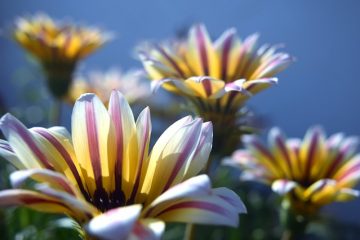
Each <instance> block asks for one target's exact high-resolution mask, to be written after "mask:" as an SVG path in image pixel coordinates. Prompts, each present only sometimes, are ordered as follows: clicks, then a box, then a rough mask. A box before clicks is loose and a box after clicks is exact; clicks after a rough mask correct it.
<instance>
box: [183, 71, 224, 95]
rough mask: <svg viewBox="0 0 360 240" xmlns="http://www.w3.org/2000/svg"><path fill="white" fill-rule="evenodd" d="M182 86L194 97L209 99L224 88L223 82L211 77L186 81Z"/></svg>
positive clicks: (193, 78)
mask: <svg viewBox="0 0 360 240" xmlns="http://www.w3.org/2000/svg"><path fill="white" fill-rule="evenodd" d="M184 86H185V87H186V90H187V91H189V90H190V91H191V92H192V95H194V96H196V97H201V98H209V97H212V96H213V95H216V94H217V93H218V92H219V91H221V90H222V89H223V88H224V86H225V82H224V81H222V80H218V79H215V78H212V77H207V76H201V77H191V78H188V79H186V80H185V81H184ZM184 90H185V89H184ZM186 90H185V91H186Z"/></svg>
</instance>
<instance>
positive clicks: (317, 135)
mask: <svg viewBox="0 0 360 240" xmlns="http://www.w3.org/2000/svg"><path fill="white" fill-rule="evenodd" d="M325 154H326V149H325V137H324V133H323V130H322V129H321V128H320V127H313V128H310V129H309V130H308V131H307V133H306V134H305V137H304V140H303V143H302V145H301V149H300V160H301V162H302V164H301V166H303V169H302V171H303V175H304V176H303V177H304V179H305V181H309V180H310V179H313V178H316V176H317V175H318V174H319V172H320V171H321V170H322V166H323V161H325V160H326V157H325Z"/></svg>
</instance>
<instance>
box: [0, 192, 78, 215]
mask: <svg viewBox="0 0 360 240" xmlns="http://www.w3.org/2000/svg"><path fill="white" fill-rule="evenodd" d="M11 206H25V207H29V208H32V209H34V210H37V211H41V212H47V213H60V214H67V215H69V216H72V217H74V218H76V219H77V220H82V217H83V216H82V215H78V214H79V213H78V211H77V210H76V209H74V208H72V206H71V205H70V206H69V205H68V204H66V203H64V202H63V201H61V200H59V199H56V198H53V197H50V196H48V195H47V194H42V193H37V192H34V191H30V190H22V189H21V190H18V189H11V190H2V191H0V207H11Z"/></svg>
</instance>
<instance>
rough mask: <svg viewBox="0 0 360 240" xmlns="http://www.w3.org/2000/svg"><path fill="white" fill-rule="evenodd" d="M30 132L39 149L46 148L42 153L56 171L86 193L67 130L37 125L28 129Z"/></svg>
mask: <svg viewBox="0 0 360 240" xmlns="http://www.w3.org/2000/svg"><path fill="white" fill-rule="evenodd" d="M30 132H31V134H32V136H33V137H34V138H35V139H36V141H37V142H38V144H39V146H40V147H41V149H46V151H45V150H44V154H45V155H46V159H47V160H48V161H49V162H50V163H51V164H52V165H53V167H54V169H55V170H56V171H57V172H60V173H63V174H64V175H65V176H66V177H67V178H68V179H69V180H70V181H71V182H72V183H73V184H75V185H77V186H78V187H79V188H80V190H81V192H82V193H83V194H84V195H86V190H85V183H84V179H83V175H82V171H81V168H80V166H79V164H78V161H77V159H76V156H75V151H74V148H73V145H72V142H71V136H70V134H69V133H68V131H67V130H66V129H65V128H63V127H52V128H49V129H45V128H39V127H37V128H32V129H30Z"/></svg>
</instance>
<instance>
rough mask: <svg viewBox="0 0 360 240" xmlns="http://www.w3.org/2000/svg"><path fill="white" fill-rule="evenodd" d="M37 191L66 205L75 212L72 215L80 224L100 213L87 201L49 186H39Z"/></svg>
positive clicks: (36, 186)
mask: <svg viewBox="0 0 360 240" xmlns="http://www.w3.org/2000/svg"><path fill="white" fill-rule="evenodd" d="M35 189H36V190H37V191H39V192H40V193H42V194H44V195H46V196H49V197H52V198H54V199H57V200H58V201H59V202H62V203H63V204H66V205H67V206H69V208H71V209H72V210H73V212H74V213H75V215H71V217H73V218H74V219H76V220H77V221H78V222H85V221H88V220H89V219H91V218H93V217H94V216H96V215H98V214H99V213H100V212H99V210H98V209H97V208H95V207H94V206H93V205H92V204H90V203H88V202H87V201H85V200H84V199H83V198H76V197H74V196H72V195H70V194H68V193H66V192H63V191H58V190H56V189H54V188H52V187H50V186H48V185H47V184H37V185H35Z"/></svg>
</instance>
